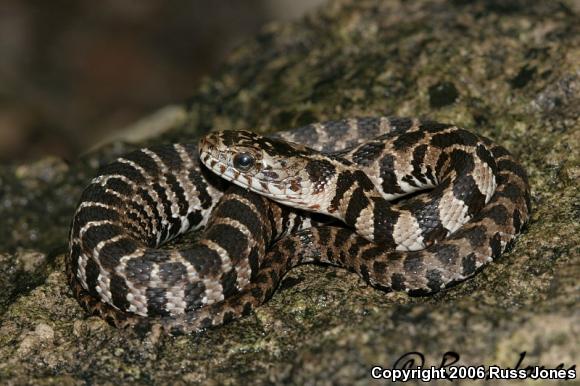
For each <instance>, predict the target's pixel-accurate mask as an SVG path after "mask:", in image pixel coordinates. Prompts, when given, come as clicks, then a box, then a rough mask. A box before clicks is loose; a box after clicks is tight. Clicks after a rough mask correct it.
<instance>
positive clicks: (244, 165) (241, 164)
mask: <svg viewBox="0 0 580 386" xmlns="http://www.w3.org/2000/svg"><path fill="white" fill-rule="evenodd" d="M252 166H254V157H252V156H251V155H250V154H248V153H238V154H236V155H235V156H234V167H235V168H236V169H239V170H241V171H243V172H245V171H248V170H250V168H251V167H252Z"/></svg>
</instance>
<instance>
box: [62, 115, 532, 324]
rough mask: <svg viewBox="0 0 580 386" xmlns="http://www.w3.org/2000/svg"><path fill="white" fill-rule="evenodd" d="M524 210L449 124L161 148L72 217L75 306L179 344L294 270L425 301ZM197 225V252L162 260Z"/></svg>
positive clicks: (519, 220)
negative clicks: (326, 271)
mask: <svg viewBox="0 0 580 386" xmlns="http://www.w3.org/2000/svg"><path fill="white" fill-rule="evenodd" d="M200 155H201V157H200ZM199 159H201V161H202V162H203V163H204V164H205V166H207V169H205V168H204V167H203V166H201V165H200V164H199ZM209 171H212V172H215V173H216V175H212V173H210V172H209ZM217 175H219V176H221V177H223V178H224V179H226V180H230V181H232V182H234V184H236V185H240V186H241V188H240V187H236V186H233V185H226V184H225V183H224V181H223V180H222V179H220V178H218V177H217ZM425 189H430V190H429V191H428V192H422V191H423V190H425ZM254 192H255V193H258V194H255V193H254ZM409 194H410V195H411V196H410V198H408V199H405V198H403V199H401V197H403V196H406V195H409ZM529 198H530V193H529V185H528V181H527V177H526V173H525V171H524V170H523V168H522V167H521V166H520V165H519V164H518V163H517V162H516V161H515V160H514V159H513V158H512V156H511V155H510V154H509V152H508V151H507V150H505V149H504V148H503V147H501V146H498V145H495V144H493V143H492V142H491V141H490V140H489V139H487V138H484V137H481V136H477V135H475V134H472V133H470V132H468V131H465V130H462V129H460V128H457V127H455V126H453V125H447V124H441V123H436V122H430V121H421V120H417V119H406V118H386V117H379V118H357V119H346V120H341V121H330V122H323V123H316V124H312V125H308V126H304V127H301V128H299V129H295V130H292V131H288V132H282V133H278V134H277V135H275V136H273V137H263V136H259V135H257V134H254V133H251V132H246V131H232V132H218V133H212V134H209V135H208V136H206V137H204V138H203V139H202V140H201V142H200V154H198V150H197V148H196V146H194V145H186V144H175V145H166V146H160V147H153V148H147V149H141V150H138V151H136V152H133V153H130V154H128V155H126V156H123V157H121V158H119V159H118V160H117V161H115V162H113V163H112V164H110V165H108V166H106V167H105V168H103V169H102V170H101V171H100V173H99V175H98V176H97V177H96V178H95V179H94V180H93V181H92V182H91V184H90V185H89V186H88V187H87V189H86V190H85V191H84V193H83V195H82V197H81V201H80V204H79V206H78V208H77V211H76V213H75V216H74V218H73V222H72V226H71V235H70V254H69V259H68V264H67V269H68V277H69V281H70V284H71V286H72V288H73V290H74V293H75V295H76V297H77V298H78V299H79V301H80V302H81V304H82V305H84V306H85V307H86V308H87V309H88V310H89V311H91V312H93V313H96V314H99V315H101V316H103V317H105V318H106V319H108V320H109V321H111V322H112V323H113V324H114V325H116V326H119V327H123V326H128V325H142V324H145V325H150V324H151V323H154V324H160V325H161V326H163V327H164V328H165V329H166V330H168V331H170V332H186V333H187V332H192V331H197V330H200V329H203V328H206V327H211V326H217V325H220V324H223V323H225V322H227V321H229V320H232V319H234V318H236V317H239V316H241V315H245V314H248V313H249V312H251V310H252V309H254V308H255V307H257V306H259V305H260V304H262V303H263V302H264V301H266V300H267V299H268V298H269V297H270V296H271V295H272V293H273V291H274V290H275V288H276V286H277V285H278V283H279V281H280V280H281V278H282V277H283V275H284V274H285V273H286V272H287V271H288V270H289V269H290V268H292V267H293V266H295V265H297V264H300V263H304V262H323V263H330V264H333V265H338V266H342V267H345V268H348V269H351V270H353V271H355V272H357V273H358V274H359V275H360V276H361V277H362V278H363V279H365V280H366V281H367V282H369V283H370V284H371V285H373V286H375V287H377V288H381V289H385V290H391V289H392V290H405V291H407V292H409V293H411V294H424V293H431V292H436V291H439V290H441V289H442V288H445V287H447V286H449V285H450V284H453V283H456V282H459V281H462V280H464V279H465V278H467V277H469V276H472V275H473V274H474V273H475V272H476V271H477V270H478V269H479V268H480V267H482V266H483V265H484V264H485V263H487V262H489V261H491V260H492V259H494V258H497V257H498V256H499V255H501V253H502V252H503V251H504V250H505V248H506V246H507V245H508V244H509V243H510V242H511V241H512V240H513V239H514V238H515V236H516V235H517V234H518V233H519V232H520V231H521V229H522V227H523V226H524V224H525V223H526V222H527V220H528V218H529V214H530V201H529ZM393 200H394V202H391V201H393ZM277 202H278V203H279V204H278V203H277ZM308 212H316V213H321V214H323V215H326V216H327V217H328V216H330V217H334V218H336V219H338V220H340V221H341V222H344V223H345V224H346V225H347V227H345V226H338V225H335V224H333V225H322V224H320V223H319V222H317V221H314V219H313V218H312V215H310V214H308ZM200 227H205V229H204V231H203V233H202V234H201V236H200V239H199V241H197V242H196V243H195V244H194V245H193V246H191V247H188V248H185V249H181V250H176V249H174V250H171V249H161V248H159V246H160V245H161V244H163V243H164V242H166V241H168V240H170V239H172V238H174V237H176V236H177V235H179V234H182V233H184V232H186V231H189V230H192V229H197V228H200Z"/></svg>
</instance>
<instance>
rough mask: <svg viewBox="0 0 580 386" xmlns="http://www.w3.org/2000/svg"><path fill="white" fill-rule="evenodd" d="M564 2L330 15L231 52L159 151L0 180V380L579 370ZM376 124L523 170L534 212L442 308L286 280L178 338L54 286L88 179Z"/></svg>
mask: <svg viewBox="0 0 580 386" xmlns="http://www.w3.org/2000/svg"><path fill="white" fill-rule="evenodd" d="M579 13H580V4H579V3H578V2H577V1H572V0H570V1H560V2H548V1H546V2H527V1H510V2H504V1H499V0H497V1H487V2H483V1H481V2H475V3H473V2H469V1H462V0H455V1H442V0H441V1H417V2H396V1H390V2H387V1H368V0H356V1H355V0H351V1H347V0H344V1H334V2H331V3H330V4H328V5H327V6H326V7H324V8H323V9H322V10H321V11H320V12H319V13H317V14H313V15H310V16H309V17H307V18H306V19H304V20H302V21H300V22H297V23H294V24H284V25H271V26H269V27H268V28H267V29H266V30H265V31H264V32H263V33H261V34H260V35H259V36H257V37H256V39H255V40H254V41H251V42H248V43H247V44H245V45H244V46H242V47H240V48H239V49H238V50H237V51H236V52H235V53H234V54H233V55H232V56H231V58H230V59H229V61H228V62H227V64H226V65H225V66H224V68H223V69H222V71H221V72H220V73H219V74H217V76H215V77H214V78H212V79H208V80H207V81H205V83H204V84H203V86H202V87H200V88H199V90H197V91H196V92H195V93H194V94H193V97H192V98H191V99H190V101H189V103H188V119H187V121H186V122H185V123H184V124H182V125H180V126H179V127H177V128H174V129H172V130H169V131H168V132H166V133H165V134H163V135H161V136H160V137H158V138H152V139H150V140H147V141H145V143H143V142H141V143H139V144H131V145H124V144H120V143H115V144H111V145H109V146H107V147H105V148H103V149H102V150H100V151H98V152H96V153H93V154H91V155H89V156H87V157H84V158H83V159H82V160H80V161H75V162H74V163H72V164H66V163H65V162H63V161H61V160H57V159H43V160H40V161H38V162H36V163H32V164H25V165H9V166H2V167H1V168H0V217H1V218H2V221H1V222H0V273H1V275H2V276H1V278H0V280H1V285H2V289H3V291H2V293H1V294H0V312H1V315H0V379H1V380H2V381H3V382H6V383H14V384H24V383H28V382H30V383H35V384H84V383H97V384H122V383H123V384H124V383H129V384H131V383H133V384H141V383H154V382H155V383H167V382H171V383H172V384H185V383H196V382H199V383H206V384H215V385H217V384H244V383H248V382H250V381H252V382H253V383H255V384H267V383H280V382H290V383H295V384H302V383H306V384H315V383H316V384H349V385H352V384H367V383H368V382H369V369H370V367H371V366H372V365H374V364H379V365H382V366H384V367H391V366H392V365H393V363H394V362H395V360H396V359H397V358H398V357H400V356H401V355H403V354H404V353H406V352H409V351H420V352H422V353H423V354H424V355H425V357H426V364H427V365H437V364H439V363H440V362H441V358H442V356H443V353H445V352H446V351H456V352H457V353H459V354H460V355H461V359H460V363H462V364H472V365H480V364H486V365H492V364H499V365H502V366H509V367H514V366H515V365H516V363H517V362H518V359H519V357H520V352H523V351H526V352H527V356H526V357H525V359H524V361H523V364H522V365H521V367H526V366H528V365H544V366H546V367H555V366H557V365H559V364H560V363H563V366H564V368H569V367H570V366H573V365H574V364H575V363H576V362H575V361H577V360H578V358H579V356H578V354H579V353H578V351H579V350H580V349H579V347H580V346H579V345H578V334H579V333H580V323H579V321H580V318H579V307H578V304H579V291H578V278H579V277H580V258H579V254H580V253H579V246H578V245H579V243H578V240H579V234H580V226H579V221H580V206H579V202H580V199H579V194H578V179H579V174H580V173H579V171H580V164H579V158H580V157H579V153H580V149H579V146H578V142H579V140H580V119H579V111H580V109H579V106H580V44H579V43H580V31H579V26H580V18H579ZM378 114H392V115H404V116H424V117H429V118H433V119H437V120H442V121H451V122H455V123H457V124H459V125H462V126H465V127H469V128H471V129H473V130H474V131H476V132H479V133H481V134H484V135H487V136H489V137H491V138H494V139H495V140H496V141H497V142H499V143H501V144H503V145H505V146H506V147H507V148H509V149H510V150H511V151H512V152H513V153H514V154H515V155H516V156H517V157H518V158H519V159H520V160H521V161H522V163H523V164H524V165H525V167H526V168H527V169H528V171H529V174H530V178H531V184H532V190H533V205H534V209H535V211H534V214H533V218H532V220H531V223H530V225H529V227H528V229H527V231H526V232H525V234H524V235H523V236H521V237H520V238H519V239H518V242H517V243H516V244H515V247H514V248H513V250H512V251H511V252H510V253H507V254H505V255H504V256H502V257H501V258H500V259H499V260H498V261H496V262H494V263H493V264H491V265H490V266H488V267H486V268H485V269H484V270H483V271H482V272H481V273H480V274H479V275H477V276H476V277H475V278H473V279H472V280H469V281H467V282H465V283H463V284H461V285H459V286H457V287H455V288H452V289H450V290H448V291H445V292H444V293H442V294H439V295H436V296H432V297H424V298H410V297H408V296H406V295H405V294H400V293H391V294H385V293H382V292H380V291H377V290H374V289H372V288H370V287H369V286H367V285H366V284H365V283H364V282H363V281H362V280H360V279H359V278H358V277H357V276H356V275H353V274H350V273H348V272H345V271H341V270H336V269H334V268H330V267H317V266H304V267H301V268H299V269H296V270H294V271H293V272H292V273H291V274H289V275H288V277H286V279H285V280H284V282H283V284H282V288H280V289H279V290H278V291H277V293H276V294H275V295H274V297H273V299H272V300H271V301H270V302H269V303H268V304H267V305H265V306H263V307H261V308H260V309H259V310H258V311H257V312H255V313H254V314H252V315H251V316H249V317H246V318H244V319H242V320H239V321H236V322H234V323H231V324H229V325H227V326H224V327H222V328H219V329H215V330H211V331H208V332H205V333H202V334H198V335H194V336H183V337H178V338H171V337H164V336H157V335H151V336H148V337H145V338H139V337H136V336H135V335H134V334H133V333H132V332H131V331H119V330H116V329H114V328H112V327H110V326H109V325H107V324H106V323H104V322H103V321H102V320H100V319H98V318H94V317H93V318H86V316H85V314H84V313H83V310H82V309H81V308H80V307H79V306H78V305H77V303H76V301H75V300H74V299H73V298H71V292H70V290H69V289H68V288H67V287H66V286H65V284H64V282H65V279H64V275H63V253H64V252H65V250H66V238H67V227H68V223H69V221H70V217H71V214H72V210H73V207H74V204H75V203H76V200H77V199H78V197H79V195H80V192H81V189H82V187H83V185H85V184H86V183H87V181H88V179H89V178H90V175H91V174H92V173H94V171H95V168H96V167H97V166H98V165H100V164H102V163H104V162H107V161H110V160H111V159H112V158H113V157H114V156H115V155H116V154H119V153H121V152H124V151H127V150H129V149H130V148H132V147H134V146H136V145H144V144H145V145H146V144H150V143H152V142H161V141H170V140H172V141H173V140H175V141H182V142H183V141H193V140H195V138H196V137H198V136H199V135H200V134H202V133H205V132H207V131H208V130H210V129H213V128H216V129H217V128H220V129H226V128H254V129H256V130H259V131H263V132H266V131H271V130H277V129H286V128H291V127H295V126H298V125H301V124H304V123H307V122H311V121H317V120H323V119H330V118H337V117H345V116H353V115H378Z"/></svg>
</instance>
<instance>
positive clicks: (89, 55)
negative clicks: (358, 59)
mask: <svg viewBox="0 0 580 386" xmlns="http://www.w3.org/2000/svg"><path fill="white" fill-rule="evenodd" d="M320 3H322V0H241V1H240V0H219V1H207V0H206V1H204V0H174V1H163V0H147V1H138V0H102V1H74V0H70V1H66V0H50V1H46V0H0V162H8V161H22V160H30V159H36V158H38V157H41V156H44V155H56V156H60V157H64V158H67V159H71V158H74V157H76V156H77V155H79V154H80V153H81V152H82V151H83V150H85V149H87V148H88V147H90V145H91V144H94V143H95V142H97V141H98V140H99V139H101V138H103V136H105V135H106V134H107V133H110V132H111V131H113V130H115V129H119V128H122V127H123V126H125V125H128V124H130V123H132V122H134V121H135V120H136V119H138V118H140V117H142V116H143V115H145V114H147V113H148V112H152V111H155V110H156V109H157V108H159V107H162V106H163V105H165V104H168V103H173V102H179V101H181V100H183V99H185V98H187V97H188V96H189V95H190V94H191V93H192V91H193V90H194V88H195V86H196V85H197V84H198V82H199V80H200V78H201V77H203V76H204V75H208V74H211V73H212V72H213V71H215V70H216V68H218V67H219V64H220V63H221V62H222V61H223V59H224V57H225V56H227V54H228V52H229V51H231V50H232V49H233V48H234V47H235V46H236V45H237V44H239V43H241V42H242V41H244V40H245V39H249V38H251V37H252V36H253V35H254V34H256V33H257V32H258V31H259V30H260V29H261V28H262V27H263V26H264V24H266V23H267V22H269V21H275V20H288V19H295V18H299V17H300V16H301V15H302V14H303V13H304V12H306V11H308V10H310V9H312V8H314V7H316V6H318V5H319V4H320Z"/></svg>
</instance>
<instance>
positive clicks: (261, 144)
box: [199, 130, 318, 209]
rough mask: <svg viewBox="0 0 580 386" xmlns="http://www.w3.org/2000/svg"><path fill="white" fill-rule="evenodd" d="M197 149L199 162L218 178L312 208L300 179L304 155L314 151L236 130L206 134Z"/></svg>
mask: <svg viewBox="0 0 580 386" xmlns="http://www.w3.org/2000/svg"><path fill="white" fill-rule="evenodd" d="M199 152H200V159H201V161H202V162H203V164H204V165H205V166H207V167H208V168H209V169H210V170H211V171H213V172H214V173H216V174H218V175H219V176H221V177H222V178H224V179H226V180H228V181H231V182H233V183H234V184H236V185H239V186H241V187H243V188H246V189H249V190H252V191H254V192H256V193H258V194H261V195H263V196H266V197H269V198H271V199H273V200H275V201H278V202H280V203H282V204H288V205H292V206H295V207H298V208H302V209H312V208H310V207H309V205H310V204H309V203H307V202H306V199H305V197H307V196H309V195H311V194H312V192H311V191H310V189H309V186H310V185H309V184H305V183H304V182H305V181H304V179H305V178H307V176H306V174H305V166H306V165H307V164H308V157H312V156H313V155H315V154H318V153H317V152H316V151H314V150H312V149H310V148H308V147H306V146H304V145H300V144H295V143H291V142H286V141H283V140H278V139H273V138H268V137H264V136H261V135H259V134H256V133H252V132H249V131H243V130H239V131H238V130H237V131H221V132H215V133H210V134H208V135H207V136H205V137H203V138H202V139H201V140H200V143H199ZM307 182H308V183H309V182H310V181H307Z"/></svg>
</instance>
